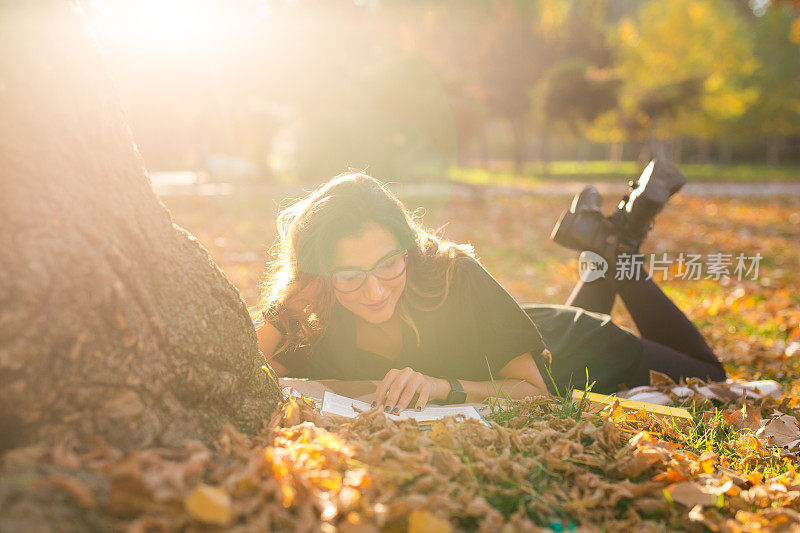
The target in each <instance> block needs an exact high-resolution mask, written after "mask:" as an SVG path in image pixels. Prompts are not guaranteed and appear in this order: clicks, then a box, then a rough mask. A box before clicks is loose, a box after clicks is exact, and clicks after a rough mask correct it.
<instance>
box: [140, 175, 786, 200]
mask: <svg viewBox="0 0 800 533" xmlns="http://www.w3.org/2000/svg"><path fill="white" fill-rule="evenodd" d="M161 174H166V175H164V176H162V175H161ZM171 174H175V173H158V172H154V173H152V174H151V175H150V177H151V182H152V184H153V189H154V190H155V192H156V194H158V195H159V196H162V197H168V196H226V195H230V194H233V193H234V192H236V190H237V189H238V190H247V191H248V192H251V193H252V192H255V193H266V194H269V195H270V196H276V197H282V198H286V197H300V196H304V195H305V194H307V193H308V192H310V191H311V189H312V188H311V187H310V186H308V185H241V186H240V185H235V184H232V183H201V182H200V181H199V180H198V179H197V177H196V175H195V174H194V173H183V174H187V175H189V174H192V175H193V176H192V177H191V179H188V178H186V177H181V179H174V177H173V176H172V175H171ZM587 183H592V184H593V185H594V186H595V187H597V189H598V190H599V191H600V193H601V194H603V195H612V194H623V193H624V192H625V190H626V189H627V183H626V182H623V181H620V182H607V181H602V182H583V181H544V182H537V183H519V184H514V185H472V184H469V183H463V182H444V181H443V182H439V183H405V184H402V183H395V184H390V186H389V188H390V189H391V190H392V191H394V192H395V193H397V194H398V195H400V196H453V195H455V196H463V197H466V198H478V197H480V198H487V197H494V196H519V195H541V196H571V195H573V194H575V193H577V192H579V191H580V190H581V189H583V187H584V186H586V185H587ZM681 195H690V196H731V197H738V198H755V197H762V198H763V197H776V196H784V197H787V196H788V197H795V196H800V182H756V183H688V184H686V186H684V187H683V189H681Z"/></svg>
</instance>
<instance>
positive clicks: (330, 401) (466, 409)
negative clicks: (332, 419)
mask: <svg viewBox="0 0 800 533" xmlns="http://www.w3.org/2000/svg"><path fill="white" fill-rule="evenodd" d="M369 409H370V405H369V404H368V403H367V402H362V401H360V400H354V399H353V398H348V397H347V396H341V395H339V394H335V393H333V392H330V391H325V395H324V396H323V397H322V407H321V409H320V411H321V412H322V413H323V414H325V413H330V414H334V415H340V416H346V417H347V418H355V417H356V416H358V411H369ZM357 410H358V411H357ZM385 415H386V416H387V417H388V418H391V419H392V420H405V419H408V418H413V419H414V420H416V421H417V422H419V423H422V424H428V423H430V422H433V421H434V420H441V419H442V418H444V417H446V416H452V415H461V416H463V417H464V418H473V419H475V420H480V421H482V422H483V423H484V424H486V425H487V426H488V425H489V424H488V423H487V422H486V421H485V420H484V419H483V417H482V416H481V415H480V413H478V410H477V409H475V407H473V406H471V405H454V406H428V407H425V408H424V409H422V410H421V411H415V410H414V409H406V410H404V411H400V413H399V414H396V415H394V414H391V413H385Z"/></svg>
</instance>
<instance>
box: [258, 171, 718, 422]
mask: <svg viewBox="0 0 800 533" xmlns="http://www.w3.org/2000/svg"><path fill="white" fill-rule="evenodd" d="M655 169H656V171H653V172H650V171H652V170H653V167H652V165H651V167H648V171H646V172H645V174H643V175H642V178H640V179H639V181H638V183H632V184H631V186H632V192H631V193H630V194H629V195H626V197H625V199H624V203H621V204H620V205H621V206H622V207H621V208H620V209H618V210H617V212H616V213H614V214H613V215H612V216H611V217H608V218H606V217H603V216H602V214H601V213H600V209H599V194H598V193H597V191H596V190H595V189H594V188H593V187H587V188H586V189H584V191H583V192H581V194H579V195H578V196H576V197H575V199H574V201H573V203H572V206H571V207H570V209H569V210H568V211H566V212H565V213H564V214H563V215H562V217H561V219H560V220H559V223H558V224H557V225H556V229H555V230H554V231H553V239H554V240H556V242H559V243H561V244H564V245H567V246H569V247H572V248H575V249H580V250H593V251H595V252H596V253H598V254H600V255H602V256H603V257H605V258H606V259H607V260H608V261H609V264H610V265H611V266H610V268H609V272H612V273H613V270H612V268H613V265H614V261H615V260H616V255H617V254H619V253H622V252H627V253H632V252H635V251H636V250H638V244H639V242H641V240H642V239H643V238H644V236H645V234H646V233H647V231H648V230H649V227H650V223H651V221H652V219H653V217H654V216H655V214H656V212H658V211H659V210H660V209H661V207H663V204H664V203H665V202H666V200H667V199H668V197H669V196H671V195H672V194H674V193H675V192H676V191H677V190H678V189H679V188H680V186H681V185H682V184H683V181H682V180H685V178H683V176H682V174H680V173H679V172H677V170H675V169H674V168H673V167H668V166H664V164H663V163H659V164H658V165H656V167H655ZM278 229H279V234H280V242H279V243H278V244H277V247H276V250H277V256H276V259H275V260H274V261H273V262H272V263H271V264H270V271H269V277H268V278H267V280H266V284H265V291H264V294H263V299H262V309H263V313H262V315H261V317H262V319H260V320H258V321H257V327H258V343H259V347H260V349H261V351H262V352H263V353H264V354H265V355H266V356H267V357H268V358H269V360H270V365H271V366H272V367H273V369H274V370H275V372H276V373H277V374H278V375H279V376H292V377H305V378H310V379H314V380H319V379H338V380H374V381H380V383H379V384H378V386H377V390H376V391H375V395H374V402H373V406H375V405H378V404H380V405H382V406H384V410H386V411H391V412H395V413H397V412H399V411H402V410H403V409H406V408H408V407H414V408H416V409H418V410H419V409H421V408H423V407H424V406H425V405H426V404H427V403H428V402H430V401H434V402H437V403H460V402H465V401H466V402H480V401H483V400H484V399H485V398H487V397H488V396H503V397H508V398H524V397H526V396H532V395H543V394H548V393H554V392H555V388H554V384H555V385H556V386H558V388H559V390H560V391H562V392H563V391H564V390H565V388H566V386H567V384H568V383H572V384H578V383H579V384H581V385H582V384H583V381H584V380H585V376H586V371H587V369H588V374H589V378H590V380H592V381H596V383H595V385H594V387H593V390H594V391H597V392H613V391H615V390H617V388H618V385H620V384H624V385H626V386H627V387H634V386H637V385H642V384H647V383H648V382H649V372H650V370H651V369H652V370H657V371H659V372H663V373H665V374H667V375H669V376H671V377H672V378H673V379H675V380H679V379H680V378H682V377H689V376H696V377H700V378H703V379H710V380H724V379H725V371H724V370H723V367H722V365H721V364H720V362H719V361H718V360H717V358H716V356H715V355H714V353H713V352H712V350H711V349H710V348H709V346H708V344H707V343H706V342H705V340H704V339H703V337H702V335H701V334H700V333H699V332H698V331H697V329H696V328H695V327H694V326H693V325H692V323H691V322H690V321H689V319H687V318H686V316H685V315H684V314H683V313H682V312H681V311H680V310H679V309H678V308H677V307H676V306H675V305H674V304H673V303H672V302H671V301H670V300H669V299H668V298H667V297H666V296H665V295H664V293H663V292H661V290H660V289H659V288H658V287H657V286H656V285H655V283H654V282H653V281H652V280H648V279H644V278H642V279H633V280H626V281H616V280H613V279H605V278H601V279H599V280H596V281H592V282H590V283H582V282H581V283H578V285H577V287H576V288H575V290H574V291H573V293H572V295H571V296H570V298H569V300H568V301H567V303H566V305H563V306H562V305H531V306H526V307H525V308H521V307H520V306H519V305H518V304H517V303H516V302H515V301H514V299H513V298H512V297H511V296H510V295H509V294H508V293H507V292H506V291H505V290H504V289H503V287H501V286H500V285H499V284H498V283H497V281H495V279H494V278H493V277H492V276H491V275H490V274H489V273H488V272H487V271H486V270H484V268H483V267H482V266H481V264H480V263H479V262H478V261H477V260H476V259H475V258H474V256H473V253H472V249H471V247H470V246H465V245H459V244H455V243H452V242H449V241H446V240H444V239H441V238H439V237H437V236H436V235H433V234H432V233H430V232H428V231H426V230H424V229H423V228H422V227H420V226H419V225H418V223H417V222H416V221H415V220H414V218H413V216H412V215H411V213H410V212H409V211H408V210H407V209H406V208H405V206H404V205H403V204H402V202H400V201H399V200H398V199H397V198H396V197H395V196H393V195H392V194H391V193H390V192H389V191H388V190H387V189H386V188H384V187H383V186H382V185H381V184H380V183H379V182H377V181H376V180H374V179H373V178H371V177H369V176H366V175H364V174H348V175H343V176H340V177H337V178H335V179H333V180H331V181H330V182H328V183H326V184H325V185H323V186H322V187H320V188H319V189H317V190H316V191H315V192H313V193H312V194H310V195H309V196H307V197H306V198H304V199H302V200H300V201H298V202H296V203H294V204H293V205H291V206H290V207H288V208H287V209H285V210H284V211H282V212H281V213H280V214H279V216H278ZM608 277H609V278H613V274H612V275H611V276H608ZM616 294H619V295H620V296H621V298H622V300H623V302H625V305H626V306H627V308H628V310H629V311H630V313H631V315H632V316H633V319H634V321H635V323H636V326H637V328H638V329H639V331H640V332H641V334H642V336H643V337H642V338H639V337H638V336H636V335H635V334H634V333H632V332H631V331H629V330H627V329H624V328H621V327H619V326H617V325H616V324H614V323H613V322H612V321H611V317H610V316H609V315H608V314H609V313H610V312H611V307H612V305H613V302H614V298H615V295H616ZM545 348H546V349H547V350H548V351H549V352H550V354H551V355H550V356H549V357H548V356H547V352H545V351H544V350H545ZM548 359H552V362H549V361H547V360H548Z"/></svg>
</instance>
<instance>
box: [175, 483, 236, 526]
mask: <svg viewBox="0 0 800 533" xmlns="http://www.w3.org/2000/svg"><path fill="white" fill-rule="evenodd" d="M184 506H185V507H186V512H187V513H189V515H190V516H191V517H192V518H194V519H195V520H199V521H200V522H203V523H205V524H215V525H218V526H225V525H227V524H229V523H230V521H231V497H230V496H229V495H228V493H227V492H225V491H224V490H222V489H220V488H217V487H211V486H209V485H204V484H200V485H198V486H197V487H195V489H194V490H193V491H192V492H191V493H190V494H189V496H187V497H186V501H185V502H184Z"/></svg>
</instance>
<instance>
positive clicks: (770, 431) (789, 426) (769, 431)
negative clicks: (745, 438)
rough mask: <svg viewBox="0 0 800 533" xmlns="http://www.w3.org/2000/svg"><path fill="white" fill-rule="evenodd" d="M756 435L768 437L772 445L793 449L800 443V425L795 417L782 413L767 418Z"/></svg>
mask: <svg viewBox="0 0 800 533" xmlns="http://www.w3.org/2000/svg"><path fill="white" fill-rule="evenodd" d="M756 435H758V436H760V437H762V438H765V439H767V442H768V444H771V445H772V446H778V447H780V448H787V449H790V450H791V449H794V448H796V447H797V445H798V444H800V425H799V424H798V423H797V419H796V418H795V417H793V416H791V415H780V416H776V417H775V418H770V419H769V420H767V422H766V423H765V424H764V425H763V426H761V428H760V429H759V430H758V431H757V432H756Z"/></svg>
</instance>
